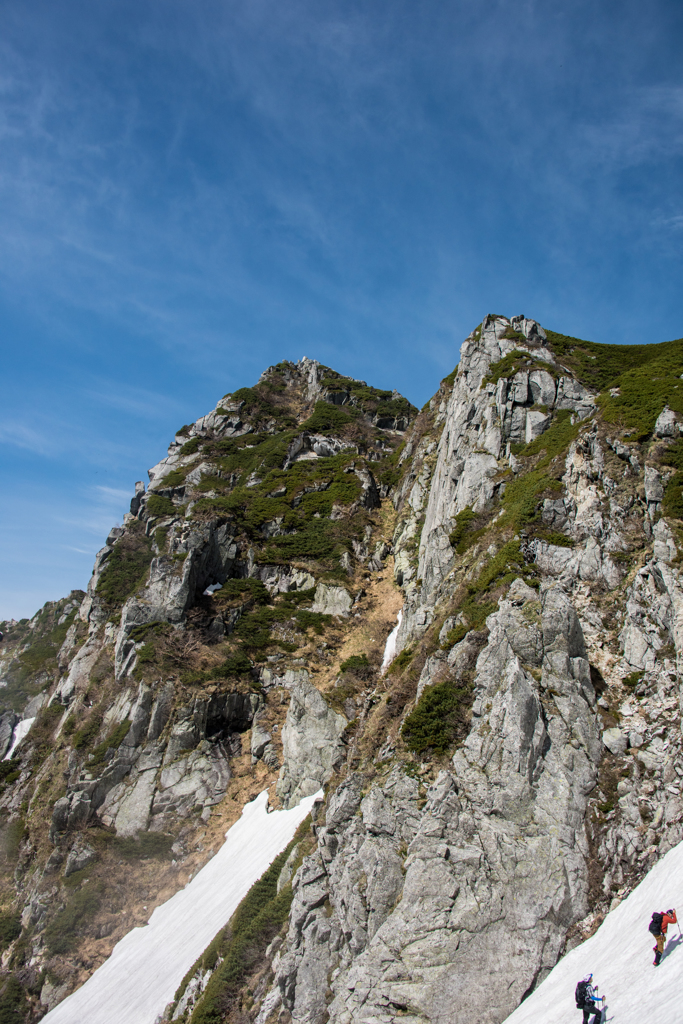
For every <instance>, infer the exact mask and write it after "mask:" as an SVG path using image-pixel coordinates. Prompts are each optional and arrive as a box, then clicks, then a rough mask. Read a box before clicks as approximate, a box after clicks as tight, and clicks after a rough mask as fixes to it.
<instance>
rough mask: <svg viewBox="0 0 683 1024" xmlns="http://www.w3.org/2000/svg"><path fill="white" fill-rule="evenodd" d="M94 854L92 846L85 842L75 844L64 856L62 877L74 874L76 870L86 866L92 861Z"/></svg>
mask: <svg viewBox="0 0 683 1024" xmlns="http://www.w3.org/2000/svg"><path fill="white" fill-rule="evenodd" d="M55 852H56V851H55ZM96 856H97V855H96V853H95V851H94V850H93V848H92V846H88V844H87V843H84V844H83V845H82V846H81V845H79V844H76V845H75V846H74V847H73V849H72V850H71V852H70V853H69V856H68V857H67V858H66V867H65V868H64V877H65V878H68V877H69V875H73V874H75V872H76V871H82V870H83V868H87V867H88V866H89V865H90V864H92V863H93V861H94V860H95V858H96Z"/></svg>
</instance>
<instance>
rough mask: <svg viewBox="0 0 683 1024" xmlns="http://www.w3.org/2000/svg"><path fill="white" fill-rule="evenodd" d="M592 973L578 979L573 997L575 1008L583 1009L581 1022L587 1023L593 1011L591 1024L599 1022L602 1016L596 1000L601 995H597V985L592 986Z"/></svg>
mask: <svg viewBox="0 0 683 1024" xmlns="http://www.w3.org/2000/svg"><path fill="white" fill-rule="evenodd" d="M592 982H593V975H592V974H589V975H588V976H587V977H585V978H584V979H583V981H580V982H579V983H578V985H577V986H576V991H575V992H574V998H575V999H576V1009H577V1010H583V1024H588V1018H589V1017H590V1015H591V1013H594V1014H595V1016H594V1017H593V1020H592V1024H600V1019H601V1017H602V1008H600V1009H598V1005H597V1004H598V1002H600V1001H601V1000H602V998H603V997H602V996H599V995H598V994H597V993H598V986H597V985H596V986H595V987H593V984H592Z"/></svg>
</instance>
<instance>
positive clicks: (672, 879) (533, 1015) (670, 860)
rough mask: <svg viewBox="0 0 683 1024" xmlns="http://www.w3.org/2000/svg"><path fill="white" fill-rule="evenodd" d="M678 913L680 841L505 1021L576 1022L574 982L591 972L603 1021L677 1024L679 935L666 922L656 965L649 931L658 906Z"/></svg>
mask: <svg viewBox="0 0 683 1024" xmlns="http://www.w3.org/2000/svg"><path fill="white" fill-rule="evenodd" d="M676 906H678V907H679V909H681V910H683V843H679V844H678V846H675V847H674V848H673V850H670V851H669V852H668V853H667V854H666V856H665V857H663V858H662V859H661V860H660V861H659V863H657V864H655V866H654V867H653V868H652V870H651V871H649V872H648V874H647V875H646V876H645V878H644V879H643V881H642V882H641V883H640V885H638V886H637V887H636V888H635V889H634V890H633V892H632V893H631V894H630V896H628V897H627V898H626V899H625V900H623V902H622V903H620V904H619V906H618V907H616V908H615V909H614V910H613V911H612V912H611V913H610V914H608V915H607V917H606V918H605V920H604V921H603V923H602V924H601V925H600V927H599V928H598V930H597V932H596V933H595V935H592V936H591V937H590V939H587V940H586V941H585V942H583V943H582V944H581V945H580V946H577V947H576V948H575V949H572V950H571V952H569V953H567V955H566V956H565V957H563V958H562V959H561V960H560V962H559V963H558V964H557V966H556V967H555V968H554V969H553V970H552V971H551V972H550V974H549V975H548V977H547V978H546V979H545V981H544V982H542V984H540V985H539V986H538V988H537V989H536V990H535V991H534V992H532V993H531V995H530V996H529V997H528V998H527V999H525V1000H524V1002H523V1003H522V1004H521V1005H520V1006H518V1007H517V1009H516V1010H515V1011H514V1013H512V1014H511V1015H510V1016H509V1017H508V1018H507V1020H506V1021H505V1024H538V1022H539V1021H543V1024H570V1022H572V1021H574V1022H575V1024H578V1021H579V1020H580V1011H579V1010H577V1009H576V1005H575V1003H574V989H575V988H576V983H577V982H578V981H580V980H581V978H585V977H586V975H587V974H590V973H592V974H593V985H596V984H597V985H598V986H599V989H598V991H599V994H600V995H604V996H605V1004H604V1005H605V1010H606V1012H605V1014H603V1019H606V1020H612V1019H614V1020H615V1021H618V1022H619V1024H643V1021H645V1020H651V1021H656V1022H657V1024H680V1020H681V972H682V970H683V948H681V947H682V946H683V938H682V937H681V934H680V931H679V929H678V928H677V927H676V925H669V930H668V932H667V936H668V941H667V944H666V947H665V949H664V956H663V957H662V962H661V964H660V965H659V967H653V965H652V961H653V960H654V954H653V952H652V947H653V945H654V938H653V937H652V935H650V933H649V932H648V930H647V926H648V925H649V923H650V919H651V917H652V914H653V913H654V911H656V910H667V909H668V908H669V907H674V908H675V907H676Z"/></svg>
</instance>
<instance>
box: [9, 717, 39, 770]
mask: <svg viewBox="0 0 683 1024" xmlns="http://www.w3.org/2000/svg"><path fill="white" fill-rule="evenodd" d="M34 722H35V718H23V719H22V720H21V722H17V724H16V725H15V727H14V732H13V733H12V742H11V744H10V748H9V750H8V751H7V753H6V754H5V756H4V757H3V761H9V759H10V757H11V756H12V754H13V753H14V751H15V750H16V749H17V747H18V746H19V744H20V743H21V741H22V740H23V739H24V737H25V736H27V735H28V731H29V729H30V728H31V726H32V725H33V723H34Z"/></svg>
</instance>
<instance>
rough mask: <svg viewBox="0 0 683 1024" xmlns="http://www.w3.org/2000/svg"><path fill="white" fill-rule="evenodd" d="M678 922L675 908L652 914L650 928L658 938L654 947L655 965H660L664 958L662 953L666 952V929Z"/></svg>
mask: <svg viewBox="0 0 683 1024" xmlns="http://www.w3.org/2000/svg"><path fill="white" fill-rule="evenodd" d="M676 923H677V918H676V911H675V910H666V911H664V910H663V911H658V912H656V913H654V914H653V915H652V920H651V921H650V924H649V930H650V931H651V932H652V934H653V935H654V937H655V938H656V940H657V945H656V946H653V947H652V949H653V952H654V954H655V958H654V966H655V967H659V964H660V962H661V959H662V953H663V952H664V946H665V945H666V930H667V928H668V927H669V925H670V924H676Z"/></svg>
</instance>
